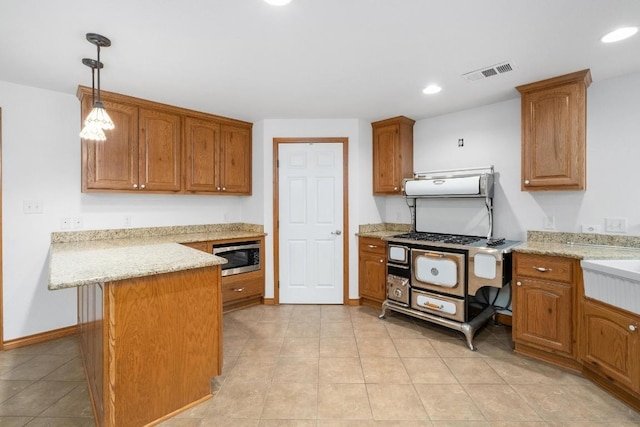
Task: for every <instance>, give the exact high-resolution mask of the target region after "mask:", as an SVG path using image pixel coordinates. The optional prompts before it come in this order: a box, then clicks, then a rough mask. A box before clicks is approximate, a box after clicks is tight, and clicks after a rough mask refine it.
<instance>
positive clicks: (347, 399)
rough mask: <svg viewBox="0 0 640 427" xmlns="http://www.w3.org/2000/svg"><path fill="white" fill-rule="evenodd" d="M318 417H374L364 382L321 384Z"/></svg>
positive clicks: (346, 418) (367, 418) (363, 418)
mask: <svg viewBox="0 0 640 427" xmlns="http://www.w3.org/2000/svg"><path fill="white" fill-rule="evenodd" d="M318 418H319V419H342V420H370V419H373V418H372V415H371V407H370V405H369V396H368V394H367V388H366V386H365V385H364V384H321V385H320V386H319V388H318Z"/></svg>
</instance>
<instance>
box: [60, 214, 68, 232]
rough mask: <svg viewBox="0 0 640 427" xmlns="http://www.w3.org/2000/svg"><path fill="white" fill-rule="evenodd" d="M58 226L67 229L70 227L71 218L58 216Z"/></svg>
mask: <svg viewBox="0 0 640 427" xmlns="http://www.w3.org/2000/svg"><path fill="white" fill-rule="evenodd" d="M60 228H61V229H63V230H68V229H69V228H71V218H69V217H64V218H60Z"/></svg>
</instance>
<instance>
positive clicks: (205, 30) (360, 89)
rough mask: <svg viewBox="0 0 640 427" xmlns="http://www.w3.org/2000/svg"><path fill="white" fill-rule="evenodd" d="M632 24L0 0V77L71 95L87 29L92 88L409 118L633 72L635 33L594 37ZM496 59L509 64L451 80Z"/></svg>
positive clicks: (539, 13) (402, 4) (370, 3)
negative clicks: (95, 40) (91, 38)
mask: <svg viewBox="0 0 640 427" xmlns="http://www.w3.org/2000/svg"><path fill="white" fill-rule="evenodd" d="M638 24H640V1H639V0H484V1H477V0H293V1H292V2H291V3H290V4H289V5H288V6H284V7H274V6H269V5H268V4H266V3H264V2H263V1H262V0H135V1H132V0H109V1H102V2H98V1H87V0H56V1H47V0H20V1H15V0H0V80H1V81H7V82H13V83H17V84H21V85H27V86H34V87H38V88H43V89H49V90H53V91H58V92H64V93H68V94H75V92H76V88H77V86H78V85H79V84H82V85H87V86H90V85H91V72H90V70H89V69H88V68H87V67H85V66H84V65H82V58H83V57H88V58H95V56H96V48H95V46H94V45H92V44H91V43H89V42H88V41H87V40H86V38H85V34H86V33H88V32H95V33H99V34H102V35H104V36H106V37H108V38H110V39H111V42H112V45H111V47H108V48H103V49H102V52H101V60H102V62H103V63H104V64H105V68H104V69H103V70H102V76H101V77H102V79H101V80H102V89H103V90H107V91H112V92H118V93H123V94H127V95H132V96H137V97H140V98H145V99H150V100H153V101H158V102H164V103H167V104H172V105H178V106H181V107H185V108H191V109H195V110H200V111H205V112H209V113H214V114H218V115H223V116H229V117H234V118H238V119H242V120H247V121H252V122H255V121H259V120H262V119H278V118H287V119H290V118H359V119H364V120H369V121H374V120H379V119H383V118H387V117H392V116H397V115H405V116H408V117H411V118H413V119H416V120H418V119H423V118H427V117H432V116H437V115H441V114H445V113H448V112H452V111H459V110H463V109H467V108H472V107H477V106H480V105H485V104H490V103H494V102H497V101H502V100H506V99H511V98H517V97H518V96H519V94H518V92H517V91H516V90H515V89H514V88H515V86H518V85H521V84H526V83H531V82H535V81H538V80H543V79H546V78H549V77H554V76H557V75H561V74H567V73H571V72H574V71H578V70H582V69H585V68H590V69H591V74H592V77H593V81H594V83H597V82H598V81H601V80H605V79H608V78H612V77H616V76H620V75H624V74H628V73H633V72H638V71H640V54H638V53H639V52H640V35H636V36H635V37H633V38H631V39H628V40H625V41H622V42H619V43H617V44H610V45H605V44H603V43H601V42H600V41H599V39H600V37H601V36H602V35H604V34H605V33H606V32H608V31H610V30H612V29H615V28H617V27H619V26H623V25H638ZM502 62H509V63H511V64H512V66H513V67H514V70H513V71H510V72H507V73H504V74H498V75H496V76H493V77H489V78H485V79H482V80H479V81H474V82H468V81H467V80H465V79H464V78H462V77H461V75H462V74H465V73H467V72H471V71H475V70H478V69H482V68H485V67H488V66H491V65H494V64H498V63H502ZM430 83H438V84H439V85H440V86H442V88H443V89H442V91H441V92H440V93H438V94H436V95H431V96H427V95H424V94H423V93H422V89H423V88H424V87H425V86H426V85H427V84H430Z"/></svg>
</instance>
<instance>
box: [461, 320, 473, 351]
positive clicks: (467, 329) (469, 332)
mask: <svg viewBox="0 0 640 427" xmlns="http://www.w3.org/2000/svg"><path fill="white" fill-rule="evenodd" d="M460 331H461V332H462V333H463V334H464V337H465V339H466V341H467V347H469V349H470V350H471V351H476V350H477V348H476V347H475V346H474V345H473V335H474V334H475V331H474V328H473V327H472V326H471V325H470V324H468V323H463V324H462V325H461V326H460Z"/></svg>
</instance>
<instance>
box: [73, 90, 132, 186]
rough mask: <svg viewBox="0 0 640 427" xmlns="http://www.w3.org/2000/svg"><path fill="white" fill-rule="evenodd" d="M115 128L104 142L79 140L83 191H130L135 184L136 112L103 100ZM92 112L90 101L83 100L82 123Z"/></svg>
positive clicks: (126, 106) (129, 106) (123, 105)
mask: <svg viewBox="0 0 640 427" xmlns="http://www.w3.org/2000/svg"><path fill="white" fill-rule="evenodd" d="M102 102H103V104H104V107H105V109H106V110H107V112H108V113H109V116H110V117H111V119H112V120H113V123H114V124H115V129H112V130H107V131H105V134H106V136H107V140H106V141H87V140H82V152H83V154H82V174H83V177H82V178H83V179H82V191H87V190H133V189H134V188H135V186H136V185H137V184H138V108H137V107H135V106H132V105H128V104H120V103H117V102H113V101H110V100H108V99H105V98H103V99H102ZM89 111H91V97H90V96H85V97H84V98H83V99H82V120H83V121H84V118H85V117H86V116H87V114H89Z"/></svg>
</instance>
